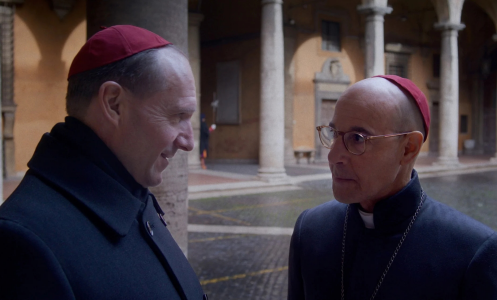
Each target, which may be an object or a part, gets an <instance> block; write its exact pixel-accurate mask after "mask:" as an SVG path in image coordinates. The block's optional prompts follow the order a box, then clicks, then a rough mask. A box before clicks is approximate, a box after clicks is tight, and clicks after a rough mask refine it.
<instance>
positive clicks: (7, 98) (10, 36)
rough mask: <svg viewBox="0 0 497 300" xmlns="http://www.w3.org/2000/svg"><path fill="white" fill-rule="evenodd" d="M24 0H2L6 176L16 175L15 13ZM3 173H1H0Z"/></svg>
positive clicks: (0, 37)
mask: <svg viewBox="0 0 497 300" xmlns="http://www.w3.org/2000/svg"><path fill="white" fill-rule="evenodd" d="M23 2H24V0H2V1H0V4H1V6H0V45H1V52H0V53H1V54H0V57H1V61H0V63H1V71H0V78H1V79H0V81H1V84H0V88H1V91H0V94H1V107H2V118H1V120H2V121H3V132H2V135H3V139H2V140H3V157H1V159H4V163H3V170H1V171H2V173H3V175H5V177H7V178H8V177H14V176H16V175H17V174H16V169H15V153H14V150H15V149H14V117H15V111H16V104H15V103H14V14H15V7H16V5H17V4H22V3H23ZM0 174H1V173H0ZM2 177H3V176H2Z"/></svg>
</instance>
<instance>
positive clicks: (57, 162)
mask: <svg viewBox="0 0 497 300" xmlns="http://www.w3.org/2000/svg"><path fill="white" fill-rule="evenodd" d="M61 126H64V123H59V124H57V125H55V127H54V128H53V129H52V132H51V133H50V134H48V133H46V134H44V135H43V137H42V138H41V141H40V143H39V144H38V146H37V148H36V150H35V153H34V155H33V157H32V158H31V160H30V161H29V163H28V167H29V168H30V171H33V172H35V173H36V174H38V175H39V176H41V177H42V178H44V179H45V180H48V181H49V182H51V183H52V184H54V185H55V186H57V187H59V188H60V189H62V190H64V191H65V192H67V193H69V194H70V195H71V196H73V197H74V199H75V201H77V202H79V203H81V204H82V205H83V206H85V207H86V208H87V209H89V210H90V211H91V212H92V213H93V214H94V215H95V216H96V217H98V218H99V219H100V220H101V221H103V222H104V223H105V224H107V225H108V227H109V228H110V229H112V230H113V231H114V232H115V233H116V234H118V235H120V236H125V235H126V234H127V233H128V231H129V229H130V228H131V225H132V223H133V221H134V220H135V219H136V216H137V215H138V213H139V212H140V210H141V209H142V208H143V207H144V202H143V201H140V200H139V199H138V198H137V196H136V195H134V194H133V193H132V191H133V190H131V191H130V189H129V187H128V188H127V187H125V184H124V185H123V184H122V181H121V182H120V181H119V180H116V178H115V176H113V174H110V175H109V170H105V168H102V167H101V166H97V164H96V163H95V161H94V159H93V158H94V157H93V156H92V155H90V156H88V155H85V154H87V153H83V152H82V151H81V149H78V148H77V147H75V145H72V144H71V143H70V142H67V141H66V140H64V139H62V138H60V132H61V128H60V127H61ZM88 130H90V129H89V128H88ZM90 131H91V130H90ZM92 133H93V132H92ZM93 134H94V133H93ZM94 136H95V137H96V135H95V134H94ZM77 138H80V140H81V141H86V142H91V143H93V145H94V146H95V147H96V148H101V144H103V142H102V141H101V140H100V139H98V137H97V138H96V139H97V141H95V138H94V137H91V136H90V137H88V136H87V135H86V136H85V135H84V134H83V136H79V137H75V139H77ZM104 146H105V144H104ZM106 151H109V152H110V150H109V149H108V148H107V149H106ZM116 159H117V158H116ZM121 166H122V165H121ZM123 168H124V167H123ZM104 170H105V171H104ZM106 171H107V172H106ZM118 171H119V170H118ZM127 174H129V173H127ZM114 175H115V174H114ZM130 176H131V175H130ZM147 193H148V190H147ZM147 197H148V194H147Z"/></svg>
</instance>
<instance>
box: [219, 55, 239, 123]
mask: <svg viewBox="0 0 497 300" xmlns="http://www.w3.org/2000/svg"><path fill="white" fill-rule="evenodd" d="M216 79H217V84H216V85H217V90H216V91H217V99H215V100H218V101H219V102H218V106H217V110H216V123H217V124H240V64H239V62H238V61H228V62H221V63H217V65H216Z"/></svg>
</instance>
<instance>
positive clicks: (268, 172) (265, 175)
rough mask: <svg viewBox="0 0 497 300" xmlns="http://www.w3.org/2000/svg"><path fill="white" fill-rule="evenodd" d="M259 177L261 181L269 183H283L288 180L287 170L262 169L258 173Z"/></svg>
mask: <svg viewBox="0 0 497 300" xmlns="http://www.w3.org/2000/svg"><path fill="white" fill-rule="evenodd" d="M257 177H259V179H260V180H263V181H267V182H281V181H287V180H288V176H287V175H286V171H285V168H260V169H259V171H258V173H257Z"/></svg>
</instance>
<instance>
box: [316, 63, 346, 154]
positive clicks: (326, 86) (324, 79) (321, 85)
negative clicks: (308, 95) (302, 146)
mask: <svg viewBox="0 0 497 300" xmlns="http://www.w3.org/2000/svg"><path fill="white" fill-rule="evenodd" d="M313 82H314V99H315V108H316V110H315V113H314V116H315V120H316V123H315V125H316V126H319V125H323V121H322V120H321V104H322V102H323V100H325V99H328V100H337V99H338V98H339V97H340V95H341V94H342V93H343V92H344V91H345V90H346V89H347V87H349V85H350V78H349V76H348V75H346V74H345V73H343V69H342V64H341V63H340V60H339V59H338V58H328V59H327V60H326V61H325V62H324V64H323V68H322V70H321V72H316V73H315V76H314V80H313ZM314 135H315V148H316V156H315V157H316V158H317V159H318V160H319V159H321V154H322V152H323V151H325V150H323V149H326V148H324V147H323V146H322V145H321V142H320V141H319V135H318V133H317V131H316V130H315V129H314Z"/></svg>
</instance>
